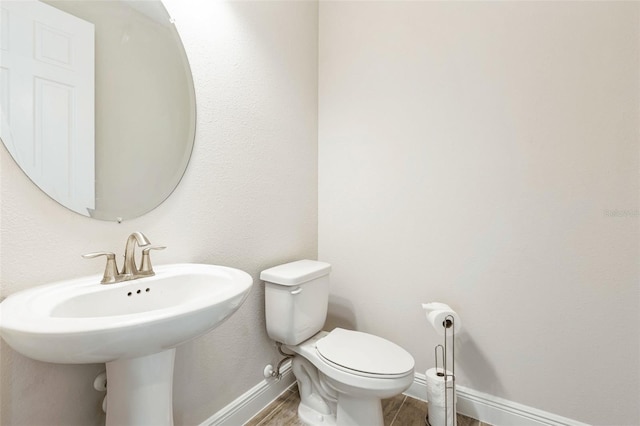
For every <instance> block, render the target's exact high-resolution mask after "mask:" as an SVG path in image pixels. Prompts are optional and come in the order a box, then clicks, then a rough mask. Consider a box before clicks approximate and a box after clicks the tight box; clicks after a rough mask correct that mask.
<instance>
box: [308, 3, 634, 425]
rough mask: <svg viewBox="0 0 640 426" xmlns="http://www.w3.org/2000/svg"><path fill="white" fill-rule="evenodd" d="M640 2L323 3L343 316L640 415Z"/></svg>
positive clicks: (330, 230) (327, 139)
mask: <svg viewBox="0 0 640 426" xmlns="http://www.w3.org/2000/svg"><path fill="white" fill-rule="evenodd" d="M639 18H640V3H637V2H626V3H615V2H444V3H443V2H321V3H320V53H319V64H320V72H319V76H320V77H319V94H320V95H319V102H320V103H319V139H318V140H319V206H320V209H319V258H320V259H321V260H324V261H328V262H330V263H331V264H332V265H333V272H332V286H333V287H332V288H333V290H332V291H333V297H332V299H333V306H332V308H331V312H332V316H333V318H332V320H331V322H330V325H336V324H346V325H350V326H355V327H357V328H358V329H360V330H364V331H368V332H373V333H376V334H379V335H382V336H384V337H387V338H389V339H391V340H393V341H395V342H397V343H399V344H401V345H402V346H404V347H405V348H407V349H408V350H409V351H410V352H411V353H412V354H413V355H414V357H415V358H416V361H417V369H418V371H419V372H422V373H424V371H425V369H426V368H428V367H431V366H432V365H433V349H432V348H433V346H434V345H435V344H436V343H439V339H437V338H436V335H435V332H433V331H432V330H431V329H430V328H429V327H427V324H426V320H425V318H424V314H423V312H422V310H421V308H420V302H427V301H442V302H446V303H449V304H450V305H451V306H452V307H454V309H456V310H457V311H458V312H459V314H460V315H461V317H462V319H463V322H464V329H465V333H464V334H462V335H459V336H458V341H457V345H458V346H457V347H456V351H457V367H458V369H457V372H458V373H459V381H458V383H459V384H460V385H463V386H467V387H469V388H472V389H475V390H478V391H482V392H486V393H489V394H492V395H496V396H499V397H502V398H506V399H508V400H512V401H515V402H519V403H522V404H526V405H529V406H532V407H535V408H538V409H542V410H545V411H548V412H551V413H556V414H559V415H562V416H566V417H569V418H573V419H577V420H581V421H584V422H588V423H593V424H606V425H613V424H615V425H637V424H640V412H639V406H638V401H639V400H640V350H639V345H640V340H639V339H640V314H639V312H640V306H639V304H640V295H639V268H638V259H639V255H640V253H639V248H638V244H639V241H640V234H639V220H640V217H639V213H638V212H639V209H640V205H639V198H638V197H639V186H638V146H639V134H638V129H639V124H640V121H639V115H640V109H639V99H640V85H639V76H640V60H639V55H640V27H639V22H640V19H639Z"/></svg>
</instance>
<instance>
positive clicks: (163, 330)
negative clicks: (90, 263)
mask: <svg viewBox="0 0 640 426" xmlns="http://www.w3.org/2000/svg"><path fill="white" fill-rule="evenodd" d="M155 271H156V275H155V276H152V277H148V278H141V279H137V280H132V281H125V282H122V283H116V284H108V285H101V284H100V279H101V275H96V276H89V277H83V278H78V279H72V280H67V281H60V282H57V283H53V284H48V285H43V286H39V287H35V288H31V289H28V290H25V291H21V292H18V293H16V294H13V295H11V296H9V297H8V298H7V299H6V300H4V301H3V302H2V303H1V304H0V318H1V321H0V333H1V334H2V337H3V338H4V339H5V341H6V342H7V343H8V344H9V345H10V346H11V347H12V348H14V349H15V350H16V351H18V352H20V353H22V354H23V355H26V356H28V357H30V358H33V359H37V360H39V361H47V362H57V363H71V364H80V363H97V362H109V361H113V360H116V359H120V358H131V357H136V356H140V355H145V354H152V353H156V352H160V351H162V350H165V349H170V348H173V347H176V346H177V345H179V344H181V343H184V342H186V341H188V340H190V339H193V338H194V337H197V336H200V335H202V334H205V333H207V332H208V331H210V330H212V329H213V328H215V327H216V326H217V325H219V324H220V323H221V322H223V321H224V320H225V319H226V318H228V317H229V316H230V315H231V314H232V313H234V312H235V311H236V310H237V309H238V307H240V305H241V304H242V302H244V299H245V298H246V296H247V294H248V292H249V290H250V289H251V284H252V279H251V276H250V275H249V274H247V273H246V272H243V271H240V270H238V269H233V268H228V267H224V266H216V265H202V264H175V265H164V266H157V267H156V268H155Z"/></svg>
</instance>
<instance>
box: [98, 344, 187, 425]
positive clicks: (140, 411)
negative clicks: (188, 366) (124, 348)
mask: <svg viewBox="0 0 640 426" xmlns="http://www.w3.org/2000/svg"><path fill="white" fill-rule="evenodd" d="M175 354H176V350H175V349H169V350H166V351H162V352H158V353H155V354H152V355H145V356H141V357H138V358H129V359H118V360H116V361H111V362H107V421H106V426H134V425H135V426H173V392H172V390H173V362H174V359H175Z"/></svg>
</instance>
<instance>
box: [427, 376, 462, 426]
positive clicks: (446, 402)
mask: <svg viewBox="0 0 640 426" xmlns="http://www.w3.org/2000/svg"><path fill="white" fill-rule="evenodd" d="M438 372H440V373H443V370H442V369H437V370H436V369H435V368H430V369H428V370H427V371H426V373H425V376H426V382H427V402H428V404H429V409H428V418H429V424H430V425H431V426H456V424H457V421H456V417H455V402H456V400H457V396H456V393H455V386H454V381H453V378H452V377H445V376H444V375H438ZM447 374H451V372H450V371H447ZM445 378H446V381H445ZM447 387H448V388H447ZM445 395H446V399H445Z"/></svg>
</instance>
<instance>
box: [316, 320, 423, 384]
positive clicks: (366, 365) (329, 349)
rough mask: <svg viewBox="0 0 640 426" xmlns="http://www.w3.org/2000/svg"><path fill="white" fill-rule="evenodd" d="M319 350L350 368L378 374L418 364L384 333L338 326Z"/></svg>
mask: <svg viewBox="0 0 640 426" xmlns="http://www.w3.org/2000/svg"><path fill="white" fill-rule="evenodd" d="M316 349H317V351H318V353H319V354H320V355H321V356H322V357H323V358H325V359H327V360H328V361H330V362H332V363H334V364H337V365H339V366H341V367H344V368H347V369H349V370H354V371H359V372H362V373H368V374H376V375H399V374H405V373H407V372H409V371H411V370H413V367H414V365H415V362H414V360H413V357H412V356H411V355H410V354H409V353H408V352H407V351H405V350H404V349H402V348H401V347H400V346H398V345H396V344H395V343H392V342H390V341H388V340H386V339H383V338H382V337H378V336H374V335H371V334H367V333H362V332H359V331H351V330H345V329H342V328H336V329H335V330H333V331H332V332H331V333H329V334H328V335H327V336H326V337H324V338H322V339H320V340H318V342H317V343H316Z"/></svg>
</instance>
